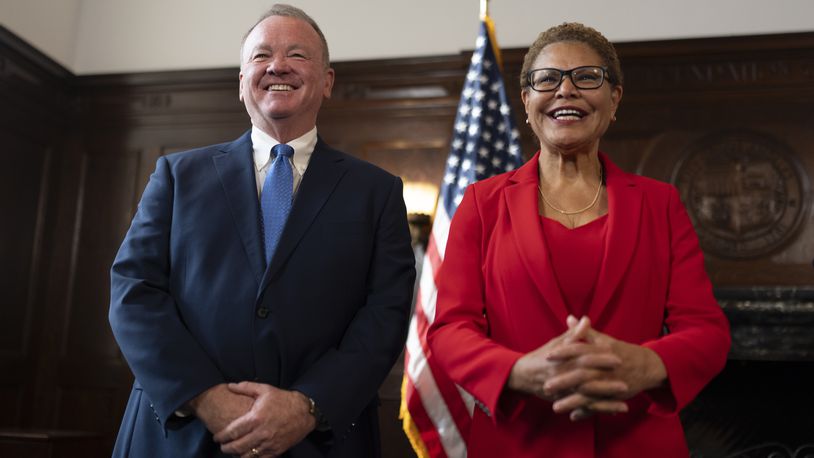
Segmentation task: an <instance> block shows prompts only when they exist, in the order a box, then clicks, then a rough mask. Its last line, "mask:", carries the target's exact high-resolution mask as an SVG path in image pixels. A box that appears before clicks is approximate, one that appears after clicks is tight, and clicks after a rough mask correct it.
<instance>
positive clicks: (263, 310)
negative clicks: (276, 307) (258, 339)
mask: <svg viewBox="0 0 814 458" xmlns="http://www.w3.org/2000/svg"><path fill="white" fill-rule="evenodd" d="M267 316H269V309H268V308H267V307H257V318H265V317H267Z"/></svg>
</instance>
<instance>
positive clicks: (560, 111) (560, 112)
mask: <svg viewBox="0 0 814 458" xmlns="http://www.w3.org/2000/svg"><path fill="white" fill-rule="evenodd" d="M587 114H588V113H586V112H584V111H582V110H578V109H576V108H557V109H556V110H552V111H550V112H549V113H548V115H549V116H551V117H552V118H554V119H556V120H558V121H577V120H580V119H582V118H583V117H585V116H586V115H587Z"/></svg>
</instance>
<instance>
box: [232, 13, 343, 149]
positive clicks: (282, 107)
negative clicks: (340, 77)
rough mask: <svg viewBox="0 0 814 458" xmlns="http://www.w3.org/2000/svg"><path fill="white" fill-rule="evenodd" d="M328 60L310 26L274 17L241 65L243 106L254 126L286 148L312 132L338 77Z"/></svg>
mask: <svg viewBox="0 0 814 458" xmlns="http://www.w3.org/2000/svg"><path fill="white" fill-rule="evenodd" d="M324 59H325V56H324V55H323V50H322V42H321V41H320V38H319V35H317V32H316V31H315V30H314V29H313V28H312V27H311V26H310V25H309V24H308V23H307V22H305V21H303V20H300V19H296V18H292V17H286V16H271V17H268V18H266V19H265V20H263V21H262V22H260V23H259V24H257V26H256V27H255V28H254V29H253V30H252V31H251V33H249V35H248V36H247V37H246V41H245V43H244V44H243V49H242V51H241V65H240V100H241V101H243V103H244V105H245V106H246V111H247V112H248V113H249V116H250V117H251V119H252V124H254V125H255V126H257V127H258V128H260V129H261V130H263V131H264V132H266V133H267V134H269V135H271V136H272V137H274V138H275V139H277V140H279V141H281V142H287V141H289V140H292V139H294V138H297V137H299V136H300V135H303V134H304V133H306V132H308V131H309V130H311V128H313V127H314V125H315V124H316V119H317V113H318V112H319V108H320V106H321V105H322V99H323V98H328V97H330V96H331V88H332V87H333V81H334V71H333V69H331V68H328V67H327V65H325V60H324Z"/></svg>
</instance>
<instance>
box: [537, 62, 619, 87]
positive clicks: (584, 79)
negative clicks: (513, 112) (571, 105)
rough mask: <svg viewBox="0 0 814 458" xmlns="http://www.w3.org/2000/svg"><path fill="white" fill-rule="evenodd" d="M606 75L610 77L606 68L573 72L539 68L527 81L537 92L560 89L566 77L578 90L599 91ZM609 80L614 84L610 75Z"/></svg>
mask: <svg viewBox="0 0 814 458" xmlns="http://www.w3.org/2000/svg"><path fill="white" fill-rule="evenodd" d="M605 75H608V70H606V69H605V68H604V67H597V66H595V65H586V66H584V67H576V68H572V69H571V70H560V69H559V68H538V69H535V70H530V71H529V73H528V76H527V79H528V82H529V86H530V87H531V88H532V89H534V90H535V91H537V92H549V91H553V90H555V89H557V88H558V87H560V84H562V81H563V80H564V79H565V77H566V76H570V77H571V82H572V83H573V84H574V86H576V88H577V89H597V88H599V87H600V86H602V83H604V82H605ZM608 80H609V81H611V82H613V81H612V80H611V79H610V75H608Z"/></svg>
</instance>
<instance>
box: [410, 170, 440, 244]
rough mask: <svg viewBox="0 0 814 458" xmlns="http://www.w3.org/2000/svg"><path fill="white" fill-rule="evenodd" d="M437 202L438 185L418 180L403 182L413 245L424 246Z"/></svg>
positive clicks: (427, 239)
mask: <svg viewBox="0 0 814 458" xmlns="http://www.w3.org/2000/svg"><path fill="white" fill-rule="evenodd" d="M437 202H438V186H436V185H433V184H430V183H426V182H420V181H405V182H404V204H405V205H406V206H407V222H408V223H409V224H410V236H411V238H412V242H413V246H418V245H421V246H422V247H424V248H426V246H427V242H428V241H429V237H430V229H431V227H432V215H433V214H434V213H435V206H436V204H437Z"/></svg>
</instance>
